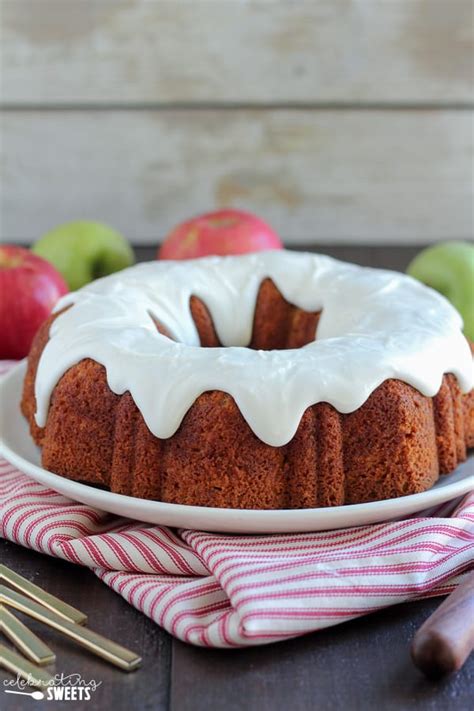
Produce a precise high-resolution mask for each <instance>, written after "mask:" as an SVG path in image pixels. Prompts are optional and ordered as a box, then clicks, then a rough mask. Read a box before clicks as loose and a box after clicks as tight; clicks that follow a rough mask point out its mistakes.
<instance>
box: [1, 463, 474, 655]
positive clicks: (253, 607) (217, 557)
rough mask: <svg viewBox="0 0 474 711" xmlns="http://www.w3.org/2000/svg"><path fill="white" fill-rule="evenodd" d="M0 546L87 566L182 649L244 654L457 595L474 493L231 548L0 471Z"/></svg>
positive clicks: (473, 519)
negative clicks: (351, 524)
mask: <svg viewBox="0 0 474 711" xmlns="http://www.w3.org/2000/svg"><path fill="white" fill-rule="evenodd" d="M0 536H2V537H4V538H7V539H9V540H10V541H13V542H15V543H19V544H20V545H23V546H26V547H28V548H32V549H33V550H36V551H40V552H42V553H47V554H49V555H53V556H57V557H59V558H62V559H64V560H68V561H71V562H72V563H77V564H80V565H85V566H88V567H89V568H91V569H92V570H93V571H94V573H95V574H96V575H97V576H98V577H99V578H100V579H101V580H103V581H104V582H105V583H106V584H107V585H109V586H110V587H111V588H112V589H113V590H115V591H116V592H118V593H120V595H122V596H123V597H124V598H125V599H126V600H127V601H128V602H129V603H131V604H132V605H134V607H136V608H137V609H138V610H141V611H142V612H144V613H145V614H146V615H148V616H149V617H150V618H151V619H153V620H154V621H155V622H156V623H157V624H159V625H161V626H162V627H164V628H165V629H166V630H168V632H170V633H171V634H173V635H175V636H176V637H179V638H180V639H182V640H184V641H185V642H189V643H192V644H196V645H202V646H209V647H240V646H246V645H257V644H265V643H268V642H272V641H278V640H283V639H286V638H289V637H295V636H298V635H302V634H306V633H309V632H312V631H315V630H318V629H323V628H325V627H330V626H332V625H336V624H339V623H341V622H344V621H346V620H350V619H353V618H356V617H360V616H362V615H365V614H367V613H369V612H372V611H375V610H378V609H381V608H384V607H388V606H390V605H394V604H397V603H401V602H404V601H406V600H410V599H414V598H419V597H426V596H432V595H442V594H446V593H447V592H450V591H451V590H452V589H453V587H454V586H455V585H456V584H457V583H458V582H459V580H460V579H461V578H462V574H463V573H464V572H465V571H467V570H468V569H470V568H471V567H472V566H473V565H474V492H473V493H471V494H470V495H469V496H467V497H465V498H464V499H463V500H462V501H458V502H455V503H453V502H451V503H450V504H445V505H443V506H441V507H438V508H437V509H434V510H430V511H427V512H424V513H423V514H420V515H418V516H416V517H413V518H410V519H405V520H401V521H395V522H389V523H382V524H376V525H370V526H362V527H355V528H347V529H344V530H339V531H327V532H322V533H305V534H287V535H264V536H233V535H220V534H210V533H204V532H200V531H190V530H179V531H175V530H172V529H169V528H166V527H164V526H155V525H152V524H146V523H141V522H138V521H131V520H129V519H123V518H119V517H117V516H114V515H111V514H108V513H105V512H103V511H99V510H97V509H93V508H91V507H89V506H85V505H83V504H80V503H77V502H74V501H71V500H70V499H67V498H65V497H64V496H62V495H60V494H58V493H56V492H55V491H52V490H51V489H47V488H45V487H44V486H42V485H41V484H38V483H36V482H35V481H33V480H32V479H30V478H28V477H27V476H26V475H25V474H23V473H22V472H20V471H18V470H17V469H16V468H15V467H13V466H12V465H10V464H9V463H8V462H7V461H5V460H2V459H0ZM71 602H72V603H74V601H73V600H72V601H71Z"/></svg>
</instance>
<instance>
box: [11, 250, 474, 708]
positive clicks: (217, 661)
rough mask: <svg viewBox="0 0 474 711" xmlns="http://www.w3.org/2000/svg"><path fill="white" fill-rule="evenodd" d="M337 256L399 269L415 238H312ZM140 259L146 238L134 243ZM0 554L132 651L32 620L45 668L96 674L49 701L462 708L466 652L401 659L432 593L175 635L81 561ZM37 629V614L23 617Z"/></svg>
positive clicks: (29, 704)
mask: <svg viewBox="0 0 474 711" xmlns="http://www.w3.org/2000/svg"><path fill="white" fill-rule="evenodd" d="M319 251H321V252H326V253H328V254H331V255H333V256H336V257H339V258H341V259H347V260H349V261H354V262H358V263H360V264H365V265H369V266H378V267H387V268H392V269H400V270H404V269H405V267H406V264H407V263H408V261H409V259H410V258H411V257H412V256H413V255H414V254H415V253H416V252H417V248H416V247H410V248H408V247H406V248H405V247H342V246H341V247H333V248H327V247H321V248H320V250H319ZM138 252H139V257H140V258H141V259H144V258H151V257H152V256H153V252H152V250H147V249H143V250H139V251H138ZM0 561H1V562H3V563H5V564H6V565H8V566H10V567H11V568H13V569H14V570H16V571H18V572H19V573H20V574H22V575H24V576H26V577H27V578H30V579H31V580H33V581H34V582H37V583H38V584H40V585H41V586H43V587H45V588H46V589H48V590H49V591H51V592H52V593H53V594H55V595H58V596H59V597H62V598H64V599H65V600H67V601H68V602H70V603H72V604H73V605H75V606H77V607H78V608H79V609H81V610H83V611H84V612H86V613H87V614H88V615H89V617H90V625H91V627H93V628H94V629H96V630H97V631H99V632H101V633H103V634H105V635H106V636H109V637H111V638H112V639H115V640H117V641H119V642H122V643H123V644H125V645H127V646H129V647H130V648H131V649H133V650H134V651H136V652H138V653H139V654H141V655H142V657H143V666H142V668H141V669H140V670H139V671H137V672H135V673H132V674H128V675H127V674H123V673H121V672H120V671H117V670H116V669H115V668H113V667H110V666H109V665H108V664H106V663H105V662H102V661H100V660H98V659H97V658H95V657H92V656H89V655H88V654H86V653H84V652H82V651H79V650H78V648H77V647H76V646H75V645H74V644H72V643H69V642H68V641H67V640H65V639H64V638H62V637H60V636H59V635H57V634H55V633H54V632H52V631H49V630H48V629H47V628H45V627H41V636H42V637H43V639H44V640H45V641H46V642H47V643H48V642H50V643H51V645H52V646H53V647H54V649H55V650H56V652H57V657H58V662H57V666H56V670H55V671H56V672H64V673H65V674H70V673H80V674H81V675H82V677H83V678H84V679H95V680H96V681H101V682H102V685H101V686H100V687H99V689H98V690H97V691H96V692H95V694H94V695H93V697H92V700H91V701H84V702H82V703H80V702H74V703H72V702H70V703H66V702H64V703H62V704H58V703H57V702H56V705H58V706H61V707H64V708H74V711H82V710H84V711H85V710H86V709H89V710H90V709H101V711H102V709H111V710H112V711H129V710H133V711H145V710H148V709H149V710H150V711H151V710H153V711H160V710H161V709H172V710H173V711H188V710H189V711H191V710H192V711H208V710H209V709H225V710H226V711H237V710H240V709H244V710H245V711H254V710H255V711H267V710H269V711H280V710H281V711H283V710H285V711H286V710H287V709H291V710H292V711H303V710H304V711H306V710H309V709H317V710H318V711H326V710H327V711H332V710H333V709H334V710H336V711H359V710H360V711H370V710H371V709H376V710H377V711H392V710H395V709H396V710H397V711H402V710H403V711H410V710H412V709H413V710H415V709H423V711H450V710H451V709H452V710H456V711H457V710H459V711H469V710H471V709H474V655H472V656H471V658H470V659H469V660H468V662H467V664H466V665H465V667H464V669H463V670H462V671H461V672H460V673H459V674H458V675H456V676H454V677H452V678H450V679H448V680H445V681H441V682H436V683H434V682H428V681H426V680H425V679H424V677H423V676H422V675H421V674H420V673H419V672H418V671H417V670H416V669H415V668H414V667H413V665H412V663H411V661H410V657H409V646H410V640H411V638H412V636H413V634H414V632H415V630H416V629H417V627H418V626H419V625H420V624H421V623H422V622H423V620H424V619H425V618H426V617H428V615H429V614H430V613H431V612H432V611H433V610H434V609H435V608H436V606H437V605H438V604H439V600H437V599H435V600H425V601H418V602H412V603H407V604H404V605H399V606H397V607H392V608H390V609H388V610H384V611H382V612H378V613H376V614H373V615H370V616H368V617H365V618H362V619H360V620H356V621H353V622H349V623H345V624H343V625H340V626H338V627H335V628H332V629H329V630H326V631H322V632H318V633H315V634H311V635H308V636H306V637H301V638H299V639H294V640H290V641H287V642H283V643H279V644H274V645H270V646H267V647H257V648H253V649H245V650H206V649H197V648H194V647H190V646H187V645H185V644H183V643H181V642H179V641H177V640H175V639H173V638H171V637H170V636H169V635H168V634H167V633H166V632H164V631H163V630H161V629H160V628H159V627H157V626H156V625H155V624H154V623H153V622H151V621H150V620H149V619H148V618H146V617H145V616H144V615H142V614H140V613H139V612H137V611H136V610H134V609H133V608H132V607H130V606H129V605H128V604H127V603H126V602H125V601H124V600H123V599H122V598H121V597H120V596H118V595H116V594H115V593H113V592H112V591H111V590H109V589H108V588H107V587H106V586H105V585H104V584H103V583H101V582H100V581H99V580H98V579H97V578H96V577H95V576H94V574H93V573H92V572H90V571H89V570H86V569H83V568H80V567H77V566H74V565H72V564H70V563H64V562H62V561H59V560H56V559H52V558H49V557H47V556H45V555H40V554H38V553H33V552H31V551H28V550H26V549H23V548H20V547H19V546H15V545H13V544H11V543H8V542H6V541H3V540H0ZM31 627H32V628H34V629H36V630H38V631H39V630H40V626H39V625H37V624H36V623H31ZM7 678H8V675H7V674H5V673H3V672H1V671H0V709H2V710H3V709H5V710H7V709H8V711H9V710H10V709H12V710H13V709H14V710H15V711H17V710H19V709H21V710H22V709H31V710H32V711H39V710H40V709H43V708H45V706H46V704H47V703H51V702H45V701H34V700H33V699H30V698H25V699H23V698H22V697H19V696H16V697H14V696H11V697H7V696H6V695H5V694H3V692H2V688H1V684H2V682H3V679H7Z"/></svg>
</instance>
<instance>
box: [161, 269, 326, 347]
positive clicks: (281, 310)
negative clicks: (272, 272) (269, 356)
mask: <svg viewBox="0 0 474 711" xmlns="http://www.w3.org/2000/svg"><path fill="white" fill-rule="evenodd" d="M189 308H190V311H191V315H192V317H193V320H194V323H195V325H196V330H197V332H198V334H199V339H200V342H201V346H203V347H204V348H216V347H219V346H221V345H222V344H221V343H220V341H219V338H218V336H217V333H216V330H215V327H214V322H213V320H212V316H211V314H210V312H209V309H208V308H207V306H206V304H205V303H204V302H203V301H202V300H201V299H199V298H198V297H197V296H191V298H190V301H189ZM320 316H321V311H314V312H312V311H304V310H303V309H300V308H298V307H297V306H294V305H293V304H290V303H289V302H288V301H286V299H285V298H284V297H283V296H282V294H281V293H280V291H279V290H278V288H277V287H276V285H275V284H274V282H273V281H272V280H271V279H264V281H263V282H262V283H261V285H260V289H259V291H258V294H257V301H256V304H255V311H254V317H253V326H252V337H251V339H250V343H249V345H248V347H249V348H252V349H254V350H265V351H269V350H287V349H290V348H302V347H303V346H306V345H308V343H312V341H314V340H315V338H316V331H317V327H318V322H319V318H320ZM165 335H167V334H165Z"/></svg>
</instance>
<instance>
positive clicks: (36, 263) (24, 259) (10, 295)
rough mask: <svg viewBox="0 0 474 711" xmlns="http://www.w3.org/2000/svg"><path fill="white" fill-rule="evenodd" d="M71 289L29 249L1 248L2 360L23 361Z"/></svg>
mask: <svg viewBox="0 0 474 711" xmlns="http://www.w3.org/2000/svg"><path fill="white" fill-rule="evenodd" d="M67 291H68V288H67V286H66V283H65V281H64V279H63V278H62V276H61V274H59V272H57V271H56V269H55V268H54V267H53V266H52V265H51V264H50V263H49V262H47V261H46V260H45V259H42V258H41V257H37V256H36V254H33V253H32V252H30V251H29V250H28V249H24V248H23V247H15V246H14V245H8V244H7V245H3V246H0V358H13V359H14V358H23V357H24V356H26V355H27V354H28V352H29V350H30V346H31V342H32V340H33V337H34V335H35V333H36V331H37V330H38V328H39V327H40V326H41V324H42V323H43V321H44V320H45V319H46V318H47V317H48V316H49V314H50V313H51V309H52V308H53V306H54V304H55V303H56V301H57V300H58V299H59V297H60V296H62V295H63V294H66V292H67Z"/></svg>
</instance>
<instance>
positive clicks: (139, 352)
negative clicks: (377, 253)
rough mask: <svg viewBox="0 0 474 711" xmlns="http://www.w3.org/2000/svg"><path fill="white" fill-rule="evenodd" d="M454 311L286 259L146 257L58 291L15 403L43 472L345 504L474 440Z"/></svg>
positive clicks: (349, 272)
mask: <svg viewBox="0 0 474 711" xmlns="http://www.w3.org/2000/svg"><path fill="white" fill-rule="evenodd" d="M461 328H462V322H461V318H460V316H459V315H458V313H457V312H456V311H455V310H454V309H453V308H452V307H451V306H450V304H449V303H448V302H447V301H446V300H445V299H444V298H443V297H442V296H440V295H439V294H437V293H436V292H434V291H432V290H431V289H428V288H427V287H425V286H423V285H421V284H420V283H418V282H416V281H415V280H414V279H411V278H410V277H407V276H404V275H401V274H398V273H395V272H388V271H382V270H376V269H367V268H362V267H357V266H355V265H351V264H345V263H343V262H339V261H336V260H334V259H331V258H329V257H325V256H320V255H314V254H305V253H296V252H289V251H281V252H278V251H272V252H261V253H258V254H251V255H245V256H240V257H223V258H222V257H221V258H218V257H211V258H204V259H197V260H192V261H185V262H153V263H147V264H140V265H137V266H135V267H132V268H130V269H127V270H125V271H123V272H120V273H118V274H115V275H112V276H109V277H106V278H104V279H100V280H98V281H95V282H93V283H91V284H89V285H88V286H86V287H84V288H83V289H81V290H80V291H77V292H75V293H72V294H68V295H66V296H65V297H63V298H62V299H61V301H60V302H59V304H58V306H57V308H56V311H55V313H54V314H53V315H52V316H51V318H50V319H49V321H48V322H47V323H45V324H44V326H43V327H42V329H41V330H40V332H39V333H38V335H37V337H36V340H35V342H34V344H33V347H32V350H31V353H30V355H29V359H28V369H27V374H26V377H25V383H24V392H23V399H22V410H23V413H24V415H25V417H26V418H27V419H28V421H29V424H30V427H31V432H32V436H33V437H34V439H35V441H36V443H37V444H38V445H40V446H41V447H42V462H43V466H44V467H45V468H46V469H48V470H50V471H52V472H55V473H57V474H60V475H62V476H64V477H68V478H70V479H74V480H78V481H82V482H87V483H89V484H93V485H98V486H101V487H104V488H106V489H110V490H111V491H114V492H118V493H121V494H127V495H130V496H136V497H141V498H147V499H155V500H159V501H166V502H172V503H180V504H193V505H201V506H214V507H232V508H258V509H278V508H306V507H319V506H336V505H340V504H351V503H359V502H367V501H372V500H377V499H386V498H391V497H397V496H403V495H406V494H412V493H415V492H420V491H423V490H425V489H427V488H429V487H431V486H432V485H433V484H434V483H435V482H436V480H437V479H438V477H439V476H440V475H441V474H446V473H448V472H451V471H452V470H453V469H454V468H455V467H456V466H457V464H458V462H461V461H462V460H464V459H465V458H466V448H467V447H469V446H473V445H474V391H473V390H472V389H471V388H472V386H473V361H472V354H471V351H470V349H469V345H468V342H467V341H466V339H465V338H464V336H463V335H462V331H461Z"/></svg>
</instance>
